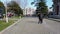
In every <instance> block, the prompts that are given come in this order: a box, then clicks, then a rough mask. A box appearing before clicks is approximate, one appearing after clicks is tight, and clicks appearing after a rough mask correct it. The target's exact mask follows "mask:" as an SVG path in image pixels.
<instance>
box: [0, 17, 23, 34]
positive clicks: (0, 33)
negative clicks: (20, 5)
mask: <svg viewBox="0 0 60 34" xmlns="http://www.w3.org/2000/svg"><path fill="white" fill-rule="evenodd" d="M20 20H22V18H21V19H18V20H17V21H15V23H14V24H12V25H10V26H8V27H7V28H5V29H4V30H2V31H1V32H0V34H2V33H3V32H4V31H6V30H7V29H9V28H11V27H12V26H14V25H15V24H17V23H18V22H19V21H20Z"/></svg>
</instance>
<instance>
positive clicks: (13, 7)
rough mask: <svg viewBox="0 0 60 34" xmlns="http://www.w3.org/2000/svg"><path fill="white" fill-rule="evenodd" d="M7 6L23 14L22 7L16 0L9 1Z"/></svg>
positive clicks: (18, 13)
mask: <svg viewBox="0 0 60 34" xmlns="http://www.w3.org/2000/svg"><path fill="white" fill-rule="evenodd" d="M7 6H8V7H10V8H9V10H14V13H15V14H17V15H18V16H19V15H20V14H23V11H22V9H21V7H20V6H19V5H18V4H17V3H16V2H15V1H11V2H9V3H8V4H7Z"/></svg>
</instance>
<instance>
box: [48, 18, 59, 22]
mask: <svg viewBox="0 0 60 34" xmlns="http://www.w3.org/2000/svg"><path fill="white" fill-rule="evenodd" d="M47 19H49V20H53V21H57V22H60V19H54V18H47Z"/></svg>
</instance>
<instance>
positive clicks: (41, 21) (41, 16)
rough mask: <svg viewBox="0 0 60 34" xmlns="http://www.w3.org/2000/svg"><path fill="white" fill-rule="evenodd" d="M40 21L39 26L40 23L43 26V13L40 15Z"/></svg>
mask: <svg viewBox="0 0 60 34" xmlns="http://www.w3.org/2000/svg"><path fill="white" fill-rule="evenodd" d="M38 19H39V21H38V24H39V23H40V24H42V23H43V14H42V13H38Z"/></svg>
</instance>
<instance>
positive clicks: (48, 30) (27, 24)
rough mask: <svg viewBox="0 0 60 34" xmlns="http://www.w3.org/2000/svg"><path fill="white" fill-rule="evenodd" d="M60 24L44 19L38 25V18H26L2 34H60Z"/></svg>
mask: <svg viewBox="0 0 60 34" xmlns="http://www.w3.org/2000/svg"><path fill="white" fill-rule="evenodd" d="M59 25H60V23H59V22H55V21H51V20H48V19H44V22H43V24H38V19H37V18H36V17H25V18H23V19H22V20H20V22H18V23H17V24H15V25H14V26H12V27H11V28H9V29H7V30H6V31H4V32H3V33H2V34H60V27H59Z"/></svg>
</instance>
